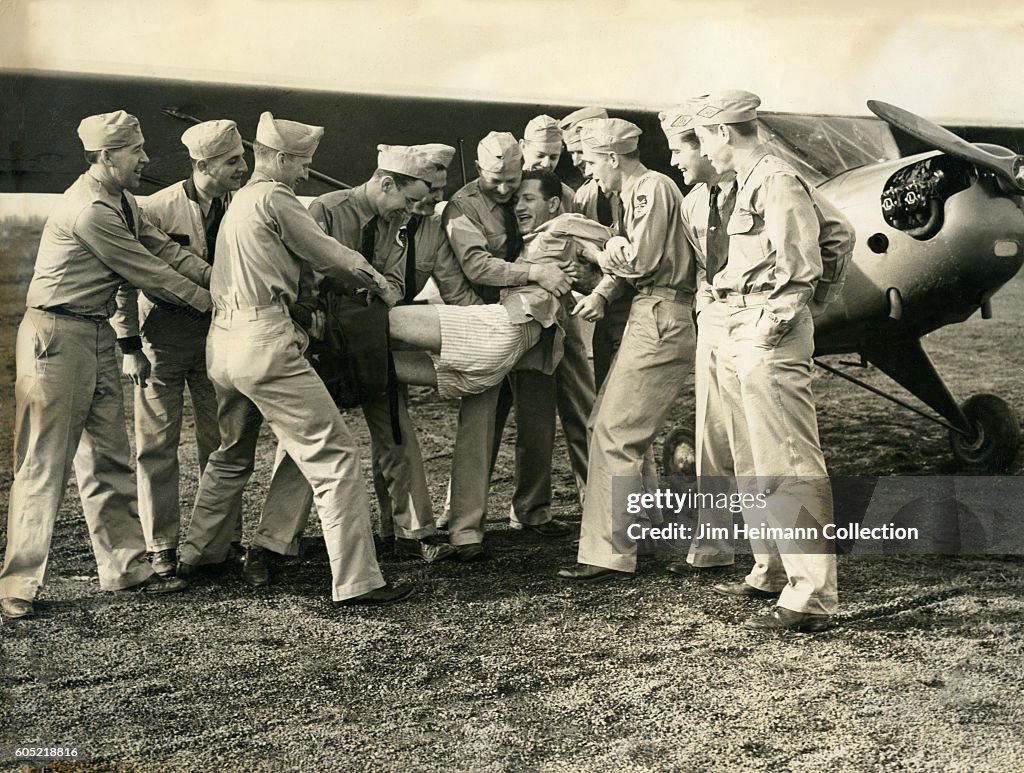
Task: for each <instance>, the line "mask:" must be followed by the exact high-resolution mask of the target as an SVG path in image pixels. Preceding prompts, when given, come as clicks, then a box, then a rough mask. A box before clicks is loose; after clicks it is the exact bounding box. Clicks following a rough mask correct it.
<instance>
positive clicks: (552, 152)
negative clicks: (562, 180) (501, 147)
mask: <svg viewBox="0 0 1024 773" xmlns="http://www.w3.org/2000/svg"><path fill="white" fill-rule="evenodd" d="M519 146H520V147H521V148H522V149H523V169H551V170H554V168H555V167H556V166H558V159H560V158H561V157H562V145H561V143H559V144H558V145H544V144H542V143H539V142H530V141H528V140H523V141H521V142H520V143H519Z"/></svg>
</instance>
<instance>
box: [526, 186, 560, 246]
mask: <svg viewBox="0 0 1024 773" xmlns="http://www.w3.org/2000/svg"><path fill="white" fill-rule="evenodd" d="M541 185H542V183H541V181H540V180H523V182H522V184H521V185H520V186H519V191H518V193H516V205H515V211H516V220H517V221H518V223H519V233H521V234H524V235H525V234H528V233H530V232H531V231H533V230H535V229H537V228H539V227H540V226H542V225H543V224H544V223H546V222H547V221H548V220H550V219H551V218H552V217H554V215H555V213H556V212H557V211H558V207H559V204H560V203H561V202H560V200H559V198H558V197H557V196H553V197H551V198H548V197H546V196H545V195H544V191H542V190H541Z"/></svg>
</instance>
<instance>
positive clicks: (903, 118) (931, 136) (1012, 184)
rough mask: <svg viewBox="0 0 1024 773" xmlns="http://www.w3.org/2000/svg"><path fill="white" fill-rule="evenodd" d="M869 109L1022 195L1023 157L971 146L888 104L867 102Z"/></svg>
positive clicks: (951, 133)
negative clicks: (979, 167) (990, 175)
mask: <svg viewBox="0 0 1024 773" xmlns="http://www.w3.org/2000/svg"><path fill="white" fill-rule="evenodd" d="M868 109H869V110H870V111H871V112H872V113H874V114H875V115H877V116H878V117H879V118H881V119H882V120H884V121H887V122H888V123H891V124H892V125H893V126H895V127H896V128H897V129H902V130H903V131H905V132H906V133H907V134H909V135H911V136H912V137H916V138H917V139H919V140H921V141H922V142H926V143H927V144H928V145H930V146H932V147H933V148H935V149H936V150H940V151H942V152H943V153H946V154H948V155H951V156H956V157H958V158H962V159H963V160H964V161H969V162H970V163H972V164H977V165H978V166H981V167H984V168H985V169H989V170H991V171H993V172H995V174H996V175H997V177H998V178H999V180H1000V181H1001V182H1002V183H1003V184H1004V185H1007V186H1008V187H1009V189H1010V190H1011V191H1024V156H1019V155H1017V154H1016V153H1014V152H1013V151H1012V150H1008V149H1007V148H1002V147H999V146H998V145H989V144H988V143H985V144H979V145H974V144H971V143H970V142H968V141H967V140H965V139H963V138H962V137H958V136H956V135H955V134H953V132H951V131H949V130H948V129H943V128H942V127H941V126H937V125H936V124H934V123H932V122H931V121H929V120H927V119H925V118H922V117H921V116H919V115H914V114H913V113H911V112H909V111H907V110H904V109H903V108H900V107H896V106H895V105H890V104H889V103H888V102H880V101H878V100H875V99H869V100H868Z"/></svg>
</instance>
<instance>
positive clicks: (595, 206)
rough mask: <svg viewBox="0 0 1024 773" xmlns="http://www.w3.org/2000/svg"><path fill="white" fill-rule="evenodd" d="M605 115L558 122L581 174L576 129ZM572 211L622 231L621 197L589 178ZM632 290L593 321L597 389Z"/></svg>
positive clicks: (583, 114) (592, 112)
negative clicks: (605, 189)
mask: <svg viewBox="0 0 1024 773" xmlns="http://www.w3.org/2000/svg"><path fill="white" fill-rule="evenodd" d="M607 117H608V111H606V110H605V109H604V108H601V107H583V108H580V109H579V110H576V111H574V112H572V113H569V115H567V116H566V117H565V118H563V119H562V120H561V121H560V122H559V126H560V127H561V129H562V139H563V141H564V142H565V147H566V150H568V151H569V153H570V154H571V155H572V162H573V165H574V166H575V167H576V168H577V169H579V170H580V173H581V174H582V173H583V142H582V141H581V140H580V133H581V132H582V130H583V127H584V125H585V124H586V122H587V121H591V120H594V119H595V118H607ZM572 211H573V212H579V213H580V214H581V215H585V216H586V217H589V218H590V219H591V220H596V221H597V222H599V223H600V224H601V225H606V226H610V227H611V228H614V229H615V230H616V231H618V232H619V234H620V235H621V234H622V200H621V199H620V198H619V194H617V193H615V192H614V191H604V190H602V189H601V186H599V185H598V184H597V181H596V180H594V179H593V178H588V179H585V181H584V183H583V185H581V186H580V187H579V188H578V189H577V191H576V193H575V194H574V195H573V205H572ZM634 294H635V291H634V290H633V288H632V287H630V286H629V285H623V286H622V287H621V289H620V290H619V291H618V294H617V295H616V296H614V297H612V298H609V299H608V304H607V306H606V307H605V313H604V316H603V317H602V318H601V319H599V320H598V321H597V322H596V323H595V324H594V336H593V339H592V342H591V348H592V349H593V353H594V385H595V387H596V388H597V389H600V388H601V384H603V383H604V379H605V376H607V375H608V369H609V368H610V367H611V364H612V359H614V357H615V352H617V351H618V350H619V345H620V344H621V343H622V331H623V330H624V329H625V327H626V320H627V319H628V318H629V307H630V305H631V304H632V303H633V295H634ZM650 464H651V465H653V464H654V459H653V456H651V458H650ZM652 469H654V468H653V466H652Z"/></svg>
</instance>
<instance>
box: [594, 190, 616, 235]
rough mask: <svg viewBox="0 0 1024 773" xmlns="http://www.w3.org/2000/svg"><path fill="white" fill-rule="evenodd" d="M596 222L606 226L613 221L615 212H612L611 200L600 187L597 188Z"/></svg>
mask: <svg viewBox="0 0 1024 773" xmlns="http://www.w3.org/2000/svg"><path fill="white" fill-rule="evenodd" d="M597 222H599V223H600V224H601V225H607V226H610V225H612V224H614V223H615V214H614V213H613V212H612V202H611V200H610V199H609V198H608V195H607V194H606V193H605V192H604V191H603V190H601V188H600V187H599V188H598V189H597Z"/></svg>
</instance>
